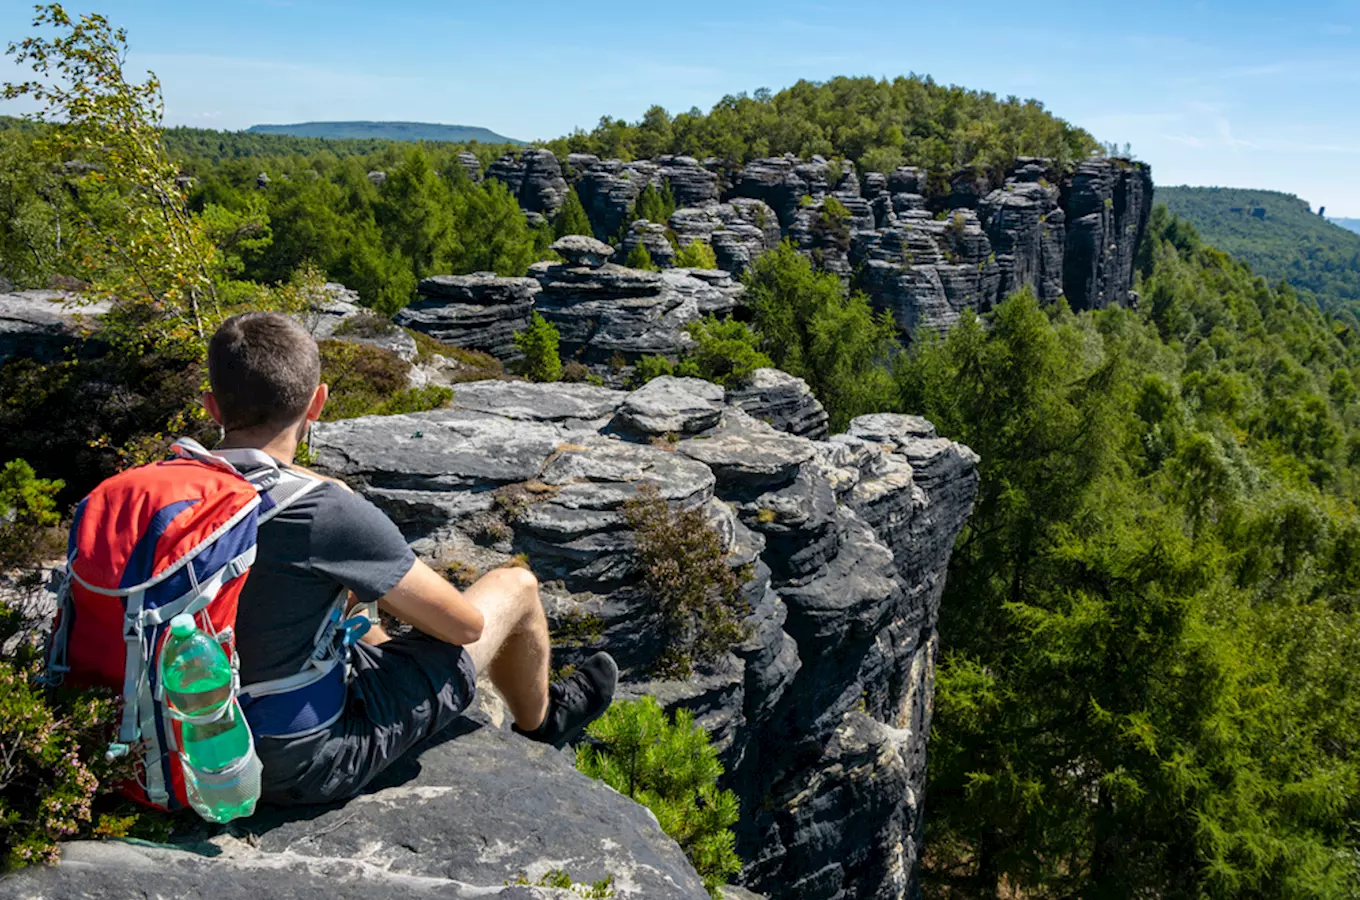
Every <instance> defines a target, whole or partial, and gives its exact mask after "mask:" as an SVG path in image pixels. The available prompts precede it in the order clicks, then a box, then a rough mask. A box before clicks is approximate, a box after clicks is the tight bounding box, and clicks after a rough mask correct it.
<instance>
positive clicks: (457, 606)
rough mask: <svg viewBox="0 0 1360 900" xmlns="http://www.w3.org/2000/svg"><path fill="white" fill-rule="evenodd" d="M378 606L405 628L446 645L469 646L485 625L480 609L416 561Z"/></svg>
mask: <svg viewBox="0 0 1360 900" xmlns="http://www.w3.org/2000/svg"><path fill="white" fill-rule="evenodd" d="M378 606H379V607H381V608H382V609H384V610H386V611H387V612H389V613H391V614H392V615H394V616H396V617H397V618H398V619H400V620H402V621H403V622H405V623H406V624H408V625H413V626H415V627H416V628H419V629H420V630H421V631H423V632H425V633H426V634H428V635H431V636H432V637H437V638H439V639H440V640H442V641H447V642H448V643H450V644H458V645H466V644H471V643H473V642H474V641H476V640H477V639H478V638H480V637H481V636H482V628H483V626H484V625H485V624H486V623H485V621H484V619H483V617H482V613H481V610H479V609H477V607H475V606H473V605H472V604H471V603H469V602H468V601H467V599H466V598H464V597H463V595H462V594H461V593H460V592H459V591H458V589H457V588H455V587H454V586H453V585H451V584H449V583H448V582H447V581H445V580H444V579H443V578H442V577H440V575H439V573H437V572H435V571H434V570H433V569H431V568H430V567H429V566H427V565H425V563H423V562H421V561H420V560H416V562H415V565H413V566H411V571H409V572H407V573H406V575H405V576H404V577H403V578H402V579H401V581H399V582H397V586H396V587H394V588H392V590H390V591H388V592H387V593H386V594H385V595H383V597H382V598H381V599H380V600H378Z"/></svg>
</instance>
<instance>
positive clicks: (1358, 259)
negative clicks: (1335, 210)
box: [1156, 186, 1360, 313]
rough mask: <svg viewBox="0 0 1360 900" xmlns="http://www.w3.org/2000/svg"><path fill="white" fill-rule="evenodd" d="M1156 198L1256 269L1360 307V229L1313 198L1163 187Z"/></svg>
mask: <svg viewBox="0 0 1360 900" xmlns="http://www.w3.org/2000/svg"><path fill="white" fill-rule="evenodd" d="M1156 200H1157V202H1159V203H1165V204H1166V205H1167V207H1168V208H1169V209H1170V210H1171V212H1173V213H1175V214H1176V215H1178V216H1180V217H1181V218H1183V219H1187V220H1189V222H1190V224H1192V225H1194V226H1195V228H1196V229H1197V230H1198V231H1199V233H1200V235H1201V236H1202V237H1203V238H1204V240H1205V242H1206V243H1208V244H1212V245H1213V246H1214V247H1217V248H1218V249H1219V250H1222V251H1224V252H1226V253H1230V254H1232V255H1233V256H1236V257H1238V258H1239V259H1242V260H1244V261H1245V262H1247V263H1248V264H1250V265H1251V267H1252V268H1253V269H1254V270H1255V271H1256V274H1258V275H1264V276H1265V277H1266V278H1267V279H1269V280H1270V281H1287V282H1289V284H1290V285H1291V286H1292V287H1293V288H1294V289H1295V290H1296V291H1298V292H1299V293H1300V294H1301V295H1303V296H1306V297H1309V298H1310V299H1312V300H1314V301H1315V302H1316V303H1318V304H1319V305H1320V306H1322V307H1324V308H1326V309H1330V310H1333V311H1340V310H1342V309H1348V310H1351V311H1352V312H1357V313H1360V234H1357V233H1356V232H1354V231H1348V230H1347V229H1346V228H1344V227H1343V226H1342V225H1341V224H1339V223H1336V222H1332V221H1329V220H1327V219H1326V218H1324V217H1323V216H1320V215H1318V214H1317V213H1316V212H1313V211H1312V210H1311V208H1310V207H1309V205H1308V203H1307V201H1305V200H1302V199H1300V198H1298V197H1296V196H1294V195H1293V194H1284V193H1280V192H1279V191H1263V190H1252V189H1246V188H1211V187H1160V186H1159V187H1158V188H1157V189H1156ZM1351 221H1354V220H1351Z"/></svg>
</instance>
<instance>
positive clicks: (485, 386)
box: [453, 381, 625, 422]
mask: <svg viewBox="0 0 1360 900" xmlns="http://www.w3.org/2000/svg"><path fill="white" fill-rule="evenodd" d="M624 396H625V395H624V394H623V393H621V392H620V391H611V390H609V389H608V388H602V387H596V386H595V385H592V384H563V383H560V382H559V383H557V384H530V383H528V382H525V381H473V382H469V383H467V384H460V385H458V386H457V387H455V388H454V389H453V403H454V406H456V407H457V408H459V409H470V410H475V411H477V412H484V413H490V414H492V415H496V416H503V417H505V418H507V419H518V420H522V421H531V422H532V421H537V422H561V421H564V420H569V419H576V420H579V421H591V420H594V419H601V418H604V417H606V416H612V415H613V414H614V411H615V410H616V409H618V408H619V404H621V403H622V402H623V399H624Z"/></svg>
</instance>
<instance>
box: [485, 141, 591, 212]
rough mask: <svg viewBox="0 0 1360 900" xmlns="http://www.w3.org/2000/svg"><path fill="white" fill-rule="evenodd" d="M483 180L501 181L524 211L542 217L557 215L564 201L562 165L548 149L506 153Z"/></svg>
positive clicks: (564, 187)
mask: <svg viewBox="0 0 1360 900" xmlns="http://www.w3.org/2000/svg"><path fill="white" fill-rule="evenodd" d="M472 161H473V162H476V157H473V160H472ZM464 165H466V163H464ZM486 177H487V178H495V179H497V180H498V181H502V182H504V183H505V186H506V187H507V188H509V189H510V193H511V194H513V195H514V196H515V198H516V199H517V200H519V205H520V206H521V207H522V208H523V209H524V211H525V212H527V213H531V214H533V215H537V216H541V217H544V218H548V219H551V218H552V217H553V216H554V215H556V214H557V211H558V210H559V209H561V208H562V204H563V203H564V202H565V201H566V199H567V182H566V179H564V178H563V177H562V165H561V163H559V162H558V161H557V157H556V156H554V155H553V153H552V151H551V150H541V149H538V148H536V147H530V148H528V149H526V150H518V151H515V152H512V153H507V154H505V155H504V156H502V157H501V158H500V159H498V160H496V161H495V162H493V163H492V164H491V165H490V166H488V167H487V170H486Z"/></svg>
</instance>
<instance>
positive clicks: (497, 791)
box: [0, 720, 708, 900]
mask: <svg viewBox="0 0 1360 900" xmlns="http://www.w3.org/2000/svg"><path fill="white" fill-rule="evenodd" d="M465 721H466V722H467V724H466V727H465V728H463V729H461V730H462V731H464V732H465V733H461V734H457V735H456V736H451V739H450V737H445V739H444V740H442V741H440V742H435V743H432V744H431V745H430V746H428V747H427V748H426V749H424V751H423V752H421V753H420V754H419V756H418V757H416V758H414V759H410V760H407V761H403V762H402V763H399V764H398V766H397V767H396V768H395V769H394V770H392V771H390V772H388V773H384V775H383V776H382V777H381V779H380V781H379V783H378V784H377V785H375V786H374V788H373V789H372V790H370V791H369V792H368V793H366V794H364V795H362V796H360V797H358V798H357V799H355V800H352V801H350V802H349V803H348V804H346V805H344V806H339V807H335V806H330V807H304V808H300V809H295V810H280V809H265V810H263V811H261V812H259V813H257V814H256V815H255V816H253V817H251V818H250V819H248V820H245V821H244V822H242V823H234V824H233V825H232V826H229V827H228V829H227V830H226V831H225V832H224V833H222V834H220V835H218V836H216V837H213V838H211V839H209V840H207V841H202V842H199V843H195V844H182V845H177V846H171V845H149V844H140V843H136V844H134V843H123V842H107V843H99V842H94V841H81V842H77V843H73V844H68V845H66V848H65V853H64V855H63V858H62V863H61V864H60V865H58V866H55V867H52V868H46V869H27V870H23V871H21V872H19V873H18V874H16V875H14V876H11V877H10V878H8V879H6V880H4V881H0V898H5V900H9V898H24V900H38V898H48V900H56V898H60V900H83V898H96V897H97V898H106V900H121V898H132V897H136V898H152V900H160V898H165V900H169V898H177V900H261V898H266V897H269V898H275V897H287V898H295V900H313V898H315V900H335V898H341V897H356V898H357V897H362V898H365V900H409V898H412V897H431V898H435V897H437V898H458V900H462V898H472V897H483V898H484V897H499V898H504V900H535V898H564V900H569V898H573V897H575V896H576V895H575V894H573V893H572V892H571V891H567V890H549V889H545V888H536V887H535V888H531V887H521V886H507V884H506V882H507V881H514V880H516V879H517V878H518V876H519V875H520V874H521V873H524V874H525V875H527V877H528V879H529V880H530V881H534V880H537V879H538V878H540V877H541V876H542V875H544V874H545V873H546V872H547V871H548V870H550V869H562V870H565V871H566V872H568V873H569V874H570V875H571V877H572V879H573V881H575V882H577V883H591V882H594V881H596V880H598V879H602V878H605V877H607V876H613V879H614V890H615V895H616V896H618V897H621V898H622V897H639V898H642V897H645V898H647V900H653V898H666V900H669V898H674V900H706V898H707V897H708V893H707V892H706V891H705V890H704V887H703V883H702V882H701V881H700V879H699V876H698V875H697V874H695V872H694V869H693V868H692V867H691V866H690V864H689V862H688V861H687V860H686V859H685V857H684V854H683V853H681V851H680V848H679V847H678V846H677V845H676V844H675V842H674V841H672V840H671V839H670V838H668V837H666V836H665V834H663V833H662V831H661V829H660V828H659V827H658V826H657V824H656V821H655V819H653V818H652V816H651V814H650V813H649V812H648V811H647V810H646V809H644V808H643V807H641V806H638V805H637V804H635V803H633V802H632V801H631V800H628V799H626V798H624V797H623V796H621V795H619V794H617V793H615V792H614V791H612V790H610V789H609V788H607V787H605V786H604V785H603V784H601V783H599V782H596V781H593V780H592V779H590V778H587V777H586V776H584V775H581V774H580V773H578V772H577V771H576V770H575V769H574V768H572V765H571V763H570V762H569V757H568V756H567V755H566V754H564V753H557V752H554V751H552V750H551V749H548V748H545V747H542V746H541V745H538V744H534V743H532V742H530V741H528V740H525V739H523V738H520V737H518V736H516V735H513V734H511V733H510V732H508V731H505V730H502V729H499V728H496V727H494V726H491V725H489V724H486V723H483V722H474V721H471V720H465ZM455 730H460V729H455Z"/></svg>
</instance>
